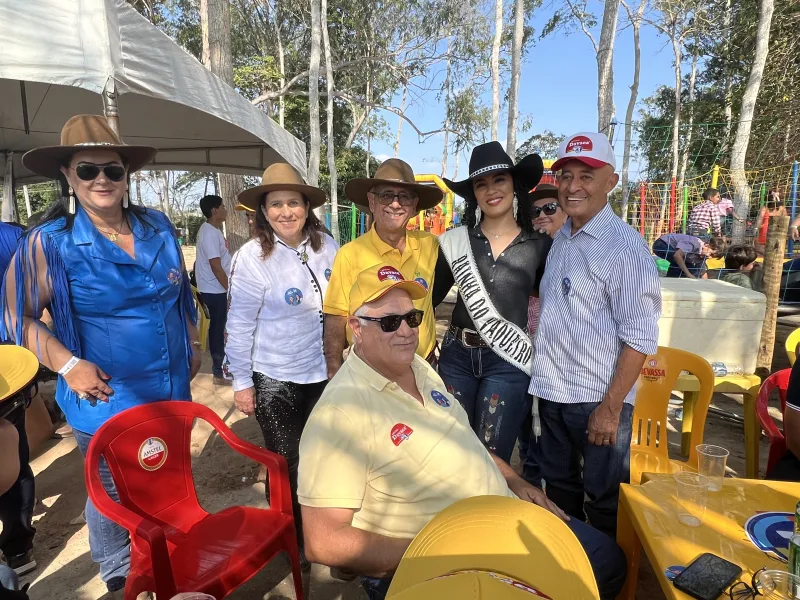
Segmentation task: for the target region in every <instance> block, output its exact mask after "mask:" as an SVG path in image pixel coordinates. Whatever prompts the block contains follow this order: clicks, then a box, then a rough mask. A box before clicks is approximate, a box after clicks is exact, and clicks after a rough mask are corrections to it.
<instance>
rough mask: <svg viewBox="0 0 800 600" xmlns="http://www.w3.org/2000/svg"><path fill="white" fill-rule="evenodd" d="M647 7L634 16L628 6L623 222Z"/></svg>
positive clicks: (640, 8) (643, 1)
mask: <svg viewBox="0 0 800 600" xmlns="http://www.w3.org/2000/svg"><path fill="white" fill-rule="evenodd" d="M646 6H647V0H642V3H641V4H639V9H638V10H637V11H636V15H635V16H634V15H633V14H632V13H631V11H630V9H629V8H628V6H627V5H625V10H627V11H628V17H629V19H630V21H631V26H632V27H633V83H631V96H630V98H629V99H628V109H627V110H626V111H625V145H624V150H623V153H622V203H621V204H620V213H621V214H620V216H621V217H622V220H623V221H625V222H627V221H628V202H629V200H630V194H631V191H630V189H629V188H630V182H629V181H628V169H629V168H630V163H631V133H632V130H633V111H634V109H635V108H636V101H637V99H638V97H639V72H640V70H641V64H642V49H641V46H640V44H639V30H640V28H641V26H642V15H643V14H644V9H645V7H646Z"/></svg>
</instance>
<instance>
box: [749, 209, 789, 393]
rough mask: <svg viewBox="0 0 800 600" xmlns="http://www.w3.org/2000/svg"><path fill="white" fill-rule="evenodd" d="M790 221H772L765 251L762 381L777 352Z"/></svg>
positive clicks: (758, 369)
mask: <svg viewBox="0 0 800 600" xmlns="http://www.w3.org/2000/svg"><path fill="white" fill-rule="evenodd" d="M788 229H789V217H770V220H769V229H767V245H766V246H765V247H764V283H763V286H762V290H761V291H762V292H764V295H765V296H766V297H767V312H766V314H765V315H764V326H763V327H762V328H761V343H760V344H759V346H758V360H757V362H756V375H758V376H759V377H761V378H762V379H764V378H766V377H768V376H769V374H770V371H771V370H772V351H773V349H774V348H775V328H776V324H777V321H778V300H779V297H780V288H781V274H782V273H783V253H784V250H785V249H786V232H787V231H788Z"/></svg>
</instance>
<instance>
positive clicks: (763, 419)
mask: <svg viewBox="0 0 800 600" xmlns="http://www.w3.org/2000/svg"><path fill="white" fill-rule="evenodd" d="M773 389H774V387H772V386H770V385H766V384H765V385H763V386H761V389H760V390H759V392H758V396H757V397H756V416H757V417H758V420H759V421H760V423H761V428H762V429H763V430H764V433H766V434H767V437H768V438H769V440H770V443H771V442H772V441H773V440H775V439H780V440H783V434H782V433H781V430H780V429H778V426H777V425H775V421H773V420H772V417H771V416H770V415H769V409H768V404H769V395H770V393H771V392H772V390H773Z"/></svg>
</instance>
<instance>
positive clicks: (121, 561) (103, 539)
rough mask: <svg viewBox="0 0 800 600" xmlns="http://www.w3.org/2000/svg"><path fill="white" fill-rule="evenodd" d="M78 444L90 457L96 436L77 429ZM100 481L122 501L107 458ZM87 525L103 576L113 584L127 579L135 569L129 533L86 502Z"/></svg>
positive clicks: (101, 463)
mask: <svg viewBox="0 0 800 600" xmlns="http://www.w3.org/2000/svg"><path fill="white" fill-rule="evenodd" d="M72 433H73V434H74V436H75V441H76V442H77V443H78V448H79V449H80V451H81V454H83V455H84V456H86V452H87V451H88V449H89V442H91V441H92V436H91V435H89V434H88V433H84V432H83V431H78V430H77V429H73V430H72ZM100 481H101V482H102V484H103V487H104V488H105V489H106V492H108V495H109V497H110V498H111V499H112V500H114V502H119V494H117V488H116V486H115V485H114V479H113V478H112V477H111V471H110V470H109V468H108V464H107V463H106V461H105V459H104V458H101V459H100ZM86 524H87V525H88V527H89V548H90V550H91V551H92V560H93V561H94V562H96V563H98V564H99V565H100V577H101V579H102V580H103V581H106V582H107V581H109V580H110V579H112V578H114V577H127V576H128V573H129V572H130V570H131V539H130V536H129V535H128V530H127V529H125V528H124V527H122V526H120V525H117V524H116V523H115V522H114V521H112V520H111V519H109V518H108V517H106V516H104V515H101V514H100V513H99V512H98V510H97V509H96V508H95V507H94V504H92V501H91V500H90V499H89V498H87V499H86Z"/></svg>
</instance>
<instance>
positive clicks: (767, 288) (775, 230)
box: [756, 0, 789, 377]
mask: <svg viewBox="0 0 800 600" xmlns="http://www.w3.org/2000/svg"><path fill="white" fill-rule="evenodd" d="M768 1H769V0H768ZM788 230H789V217H770V220H769V227H768V228H767V245H766V246H765V247H764V282H763V284H762V287H761V291H762V292H763V293H764V295H765V296H766V297H767V312H766V314H765V315H764V326H763V327H762V328H761V342H760V343H759V345H758V358H757V359H756V374H757V375H761V376H762V377H766V376H768V375H769V374H770V371H772V351H773V349H774V348H775V328H776V325H777V322H778V301H779V299H780V288H781V275H782V274H783V256H784V254H783V253H784V251H785V249H786V234H787V232H788Z"/></svg>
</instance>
